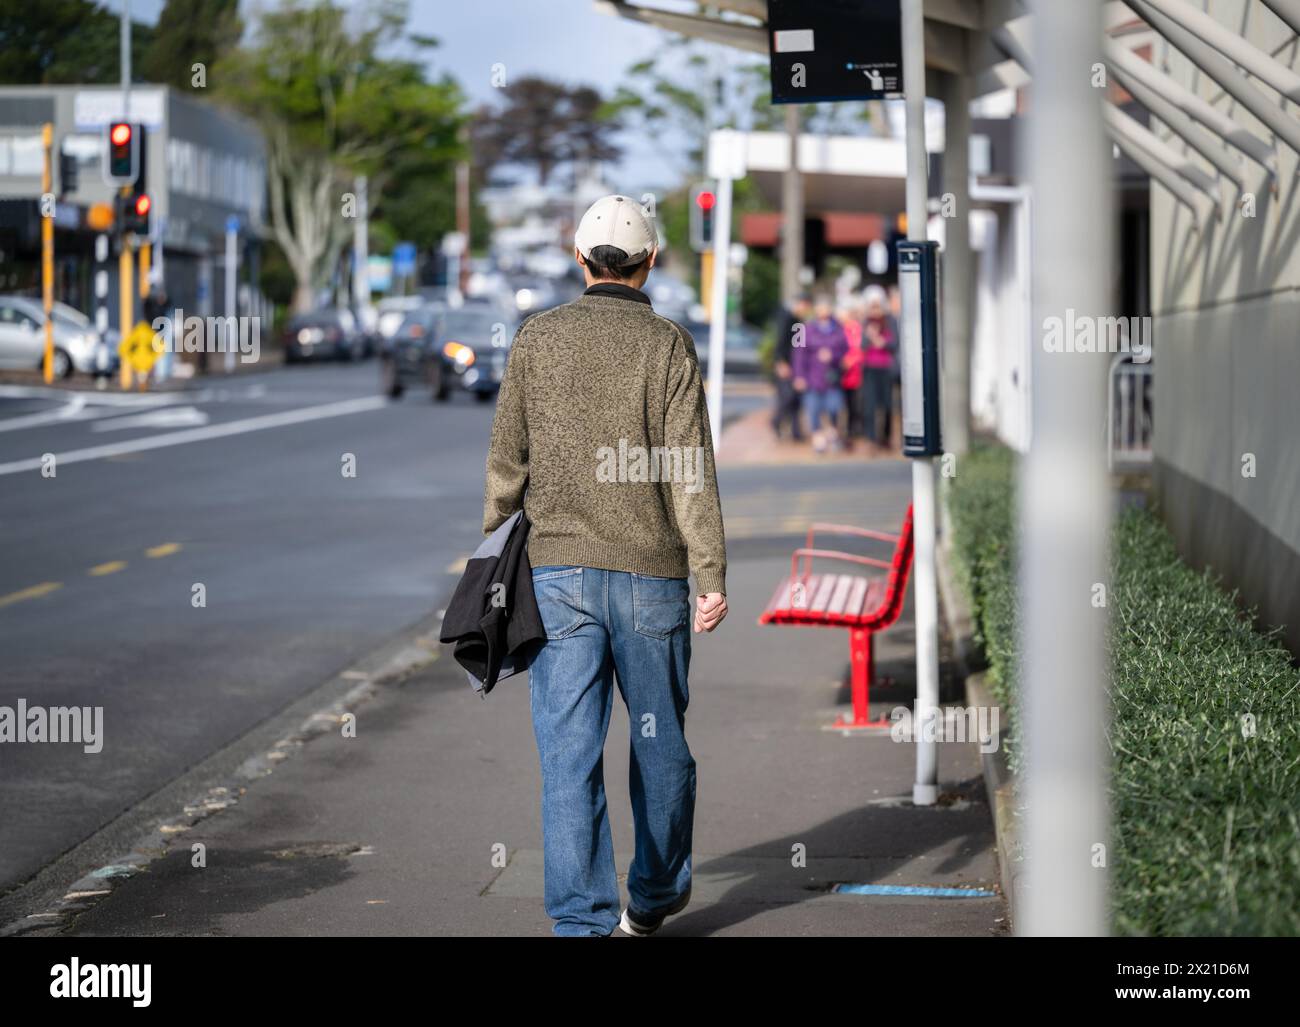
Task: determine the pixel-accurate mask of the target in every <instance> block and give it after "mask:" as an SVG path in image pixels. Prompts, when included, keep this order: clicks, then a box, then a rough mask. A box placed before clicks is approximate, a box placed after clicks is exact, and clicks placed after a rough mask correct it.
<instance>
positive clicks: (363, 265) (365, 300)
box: [352, 175, 370, 310]
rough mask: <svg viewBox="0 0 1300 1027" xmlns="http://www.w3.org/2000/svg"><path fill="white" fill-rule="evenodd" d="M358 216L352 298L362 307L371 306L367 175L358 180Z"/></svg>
mask: <svg viewBox="0 0 1300 1027" xmlns="http://www.w3.org/2000/svg"><path fill="white" fill-rule="evenodd" d="M355 188H356V191H357V218H356V224H355V225H353V227H352V259H353V265H352V298H353V300H354V301H355V302H356V305H357V306H358V307H360V308H361V309H363V310H364V309H365V308H366V307H368V306H370V197H369V182H368V180H367V179H366V176H365V175H358V176H357V180H356V186H355Z"/></svg>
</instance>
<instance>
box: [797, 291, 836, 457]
mask: <svg viewBox="0 0 1300 1027" xmlns="http://www.w3.org/2000/svg"><path fill="white" fill-rule="evenodd" d="M848 352H849V340H848V336H846V335H845V334H844V326H843V325H841V324H840V323H839V322H838V321H837V320H835V317H834V316H833V315H832V313H831V301H830V297H828V296H825V295H819V296H818V297H817V300H816V302H815V304H814V306H813V318H812V320H811V321H809V322H808V324H807V325H806V326H805V328H804V338H803V345H802V346H796V347H795V349H794V359H793V360H792V361H791V365H792V368H793V370H794V387H795V391H797V392H799V393H801V394H802V395H803V409H804V413H805V414H806V415H807V417H808V430H809V431H810V432H812V442H813V449H814V450H815V451H816V452H818V453H824V452H826V451H827V450H828V449H838V448H839V444H840V432H839V417H840V410H841V409H842V407H843V403H844V394H843V392H841V390H840V379H841V378H842V376H843V374H844V359H845V357H846V356H847V355H848ZM823 416H825V418H826V427H825V428H824V429H823V428H822V417H823Z"/></svg>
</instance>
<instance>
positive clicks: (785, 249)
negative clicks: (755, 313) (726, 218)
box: [781, 103, 803, 310]
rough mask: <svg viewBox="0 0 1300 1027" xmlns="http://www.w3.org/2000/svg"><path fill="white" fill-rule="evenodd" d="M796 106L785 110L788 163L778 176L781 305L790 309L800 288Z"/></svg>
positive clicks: (800, 195) (800, 194)
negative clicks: (788, 144) (788, 142)
mask: <svg viewBox="0 0 1300 1027" xmlns="http://www.w3.org/2000/svg"><path fill="white" fill-rule="evenodd" d="M800 131H801V128H800V118H799V105H798V104H795V103H792V104H789V105H787V106H786V109H785V133H786V136H787V137H788V138H789V140H790V163H789V164H788V165H786V169H785V174H784V175H782V176H781V214H782V217H781V302H782V303H784V304H785V308H786V309H787V310H790V309H792V308H793V307H794V301H795V297H797V296H798V295H799V292H800V290H801V289H802V287H803V285H802V283H801V282H800V280H799V276H800V274H801V273H802V271H803V175H802V173H801V172H800V171H799V135H800Z"/></svg>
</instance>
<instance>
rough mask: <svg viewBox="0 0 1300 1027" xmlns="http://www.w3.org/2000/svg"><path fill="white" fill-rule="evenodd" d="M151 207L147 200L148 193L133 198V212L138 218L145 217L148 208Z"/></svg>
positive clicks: (150, 202)
mask: <svg viewBox="0 0 1300 1027" xmlns="http://www.w3.org/2000/svg"><path fill="white" fill-rule="evenodd" d="M152 206H153V203H152V201H151V200H150V199H149V194H148V193H141V194H140V195H139V196H137V197H136V198H135V212H136V214H137V215H139V216H140V217H147V216H148V214H149V208H150V207H152Z"/></svg>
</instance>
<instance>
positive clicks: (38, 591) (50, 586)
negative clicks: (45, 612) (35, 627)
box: [0, 581, 63, 606]
mask: <svg viewBox="0 0 1300 1027" xmlns="http://www.w3.org/2000/svg"><path fill="white" fill-rule="evenodd" d="M62 587H63V582H61V581H43V582H41V584H39V585H33V586H32V587H31V588H24V589H22V590H21V591H18V592H10V593H9V594H8V595H7V596H0V606H12V605H13V604H14V603H21V602H22V601H23V600H24V599H39V598H40V597H41V596H47V595H49V594H50V593H51V592H53V591H54V590H55V589H60V588H62Z"/></svg>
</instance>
